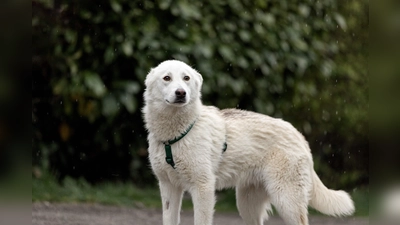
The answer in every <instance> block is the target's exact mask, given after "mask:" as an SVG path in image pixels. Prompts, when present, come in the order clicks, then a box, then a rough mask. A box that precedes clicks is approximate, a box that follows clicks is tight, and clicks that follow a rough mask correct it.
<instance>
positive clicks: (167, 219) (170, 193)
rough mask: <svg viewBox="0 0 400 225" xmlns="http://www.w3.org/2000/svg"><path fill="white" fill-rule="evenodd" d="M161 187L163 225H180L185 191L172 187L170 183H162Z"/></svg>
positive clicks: (160, 183)
mask: <svg viewBox="0 0 400 225" xmlns="http://www.w3.org/2000/svg"><path fill="white" fill-rule="evenodd" d="M159 185H160V192H161V200H162V208H163V225H178V224H179V222H180V211H181V204H182V196H183V189H182V188H180V187H176V186H174V185H172V184H171V182H169V181H160V182H159Z"/></svg>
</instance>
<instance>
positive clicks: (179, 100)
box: [174, 98, 186, 104]
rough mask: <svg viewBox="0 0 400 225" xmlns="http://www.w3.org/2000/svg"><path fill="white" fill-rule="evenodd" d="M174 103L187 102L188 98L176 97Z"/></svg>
mask: <svg viewBox="0 0 400 225" xmlns="http://www.w3.org/2000/svg"><path fill="white" fill-rule="evenodd" d="M174 103H177V104H182V103H186V98H176V99H175V101H174Z"/></svg>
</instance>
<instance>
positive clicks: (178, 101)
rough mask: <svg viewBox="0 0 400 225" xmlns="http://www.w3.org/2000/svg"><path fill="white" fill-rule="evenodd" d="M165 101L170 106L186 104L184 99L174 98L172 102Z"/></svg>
mask: <svg viewBox="0 0 400 225" xmlns="http://www.w3.org/2000/svg"><path fill="white" fill-rule="evenodd" d="M165 101H166V102H167V103H168V104H170V105H183V104H185V103H187V102H186V98H176V99H175V100H174V101H173V102H170V101H168V99H166V100H165Z"/></svg>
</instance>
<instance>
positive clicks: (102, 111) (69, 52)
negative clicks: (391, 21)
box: [32, 0, 368, 188]
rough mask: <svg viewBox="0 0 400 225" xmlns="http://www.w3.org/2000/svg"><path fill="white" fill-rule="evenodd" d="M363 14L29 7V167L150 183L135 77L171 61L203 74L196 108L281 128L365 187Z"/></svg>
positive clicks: (333, 7)
mask: <svg viewBox="0 0 400 225" xmlns="http://www.w3.org/2000/svg"><path fill="white" fill-rule="evenodd" d="M367 15H368V5H367V2H354V1H350V2H346V3H344V4H339V3H338V2H336V1H333V0H320V1H317V2H313V1H305V2H303V3H298V2H297V1H279V0H276V1H264V0H262V1H261V0H260V1H244V0H243V1H240V0H226V1H193V2H191V1H185V0H178V1H173V0H164V1H161V0H159V1H134V0H130V1H128V0H121V1H117V0H110V1H104V0H101V1H63V0H60V1H46V0H41V1H33V2H32V29H33V32H32V46H33V53H32V71H33V77H34V79H33V97H32V102H33V116H32V118H33V126H34V135H33V156H34V159H33V164H34V165H38V166H40V167H42V168H45V169H52V170H53V171H55V172H56V173H57V174H58V175H59V177H60V178H61V179H62V178H63V177H64V176H66V175H71V176H84V177H86V178H87V179H88V180H89V181H93V182H95V181H99V180H102V179H106V180H109V179H123V180H126V179H133V180H134V181H135V182H137V183H140V182H142V181H146V182H151V181H154V178H153V176H152V175H151V172H150V170H149V167H148V162H147V158H146V157H147V152H146V147H147V145H146V131H145V130H144V128H143V121H142V117H141V112H140V108H141V107H142V105H143V100H142V94H143V89H144V85H143V81H144V79H145V76H146V74H147V72H148V71H149V70H150V68H151V67H154V66H156V65H157V64H158V63H160V62H161V61H163V60H166V59H172V58H174V59H179V60H183V61H185V62H187V63H188V64H190V65H192V66H194V67H195V68H196V69H197V70H198V71H200V73H201V74H202V75H203V77H204V86H203V101H204V103H205V104H214V105H216V106H218V107H220V108H226V107H237V108H241V109H248V110H254V111H257V112H261V113H265V114H268V115H271V116H275V117H281V118H283V119H285V120H288V121H290V122H292V123H293V124H294V125H295V126H296V127H297V128H298V129H299V130H300V131H301V132H302V133H303V134H304V135H305V136H306V138H307V140H308V141H309V142H310V145H311V147H312V150H313V153H314V155H315V161H316V162H315V166H316V169H317V171H318V172H319V173H321V177H322V178H323V180H324V181H325V182H328V183H329V184H330V185H331V186H334V187H347V188H350V187H354V186H355V185H359V184H366V183H367V182H368V129H367V128H368V127H367V107H368V90H367V89H368V83H367V69H366V66H365V59H366V50H365V49H364V47H365V46H363V45H364V44H365V42H366V38H367V37H366V35H367V34H368V30H367V29H365V27H366V26H368V16H367ZM364 16H367V17H366V18H365V17H364ZM355 32H357V33H356V34H354V33H355ZM352 33H353V34H352ZM355 35H357V36H356V37H355Z"/></svg>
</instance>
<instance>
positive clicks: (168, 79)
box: [163, 76, 171, 81]
mask: <svg viewBox="0 0 400 225" xmlns="http://www.w3.org/2000/svg"><path fill="white" fill-rule="evenodd" d="M163 80H165V81H170V80H171V77H170V76H165V77H164V78H163Z"/></svg>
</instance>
